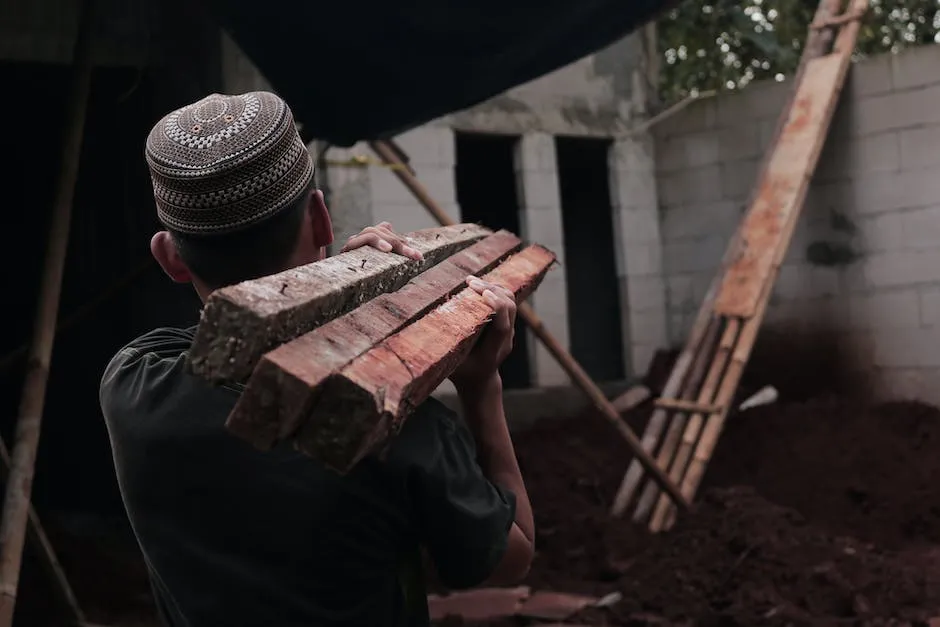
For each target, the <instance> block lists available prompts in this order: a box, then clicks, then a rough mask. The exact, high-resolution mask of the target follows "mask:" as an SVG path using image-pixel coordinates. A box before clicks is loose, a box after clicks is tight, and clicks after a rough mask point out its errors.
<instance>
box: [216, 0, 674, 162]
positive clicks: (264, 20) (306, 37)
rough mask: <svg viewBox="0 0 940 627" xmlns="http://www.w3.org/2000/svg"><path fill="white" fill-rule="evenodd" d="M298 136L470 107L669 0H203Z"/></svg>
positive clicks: (368, 130)
mask: <svg viewBox="0 0 940 627" xmlns="http://www.w3.org/2000/svg"><path fill="white" fill-rule="evenodd" d="M206 1H207V3H208V5H209V7H210V10H211V11H212V12H213V13H214V14H215V16H216V18H217V19H218V20H219V22H220V24H221V25H222V26H223V28H225V29H226V30H227V31H228V32H229V33H230V34H231V36H232V37H233V38H234V39H235V41H237V42H238V44H239V46H241V48H242V50H244V51H245V53H246V54H247V55H248V56H249V57H251V59H252V60H253V61H254V63H255V64H256V65H257V66H258V68H259V69H260V70H261V71H262V73H264V75H265V76H266V77H267V78H268V80H269V81H270V82H271V83H272V85H273V86H274V89H276V90H277V91H278V93H280V94H281V96H283V97H284V98H285V99H286V100H287V101H288V102H289V103H290V105H291V107H292V108H293V110H294V112H295V114H296V117H297V119H298V121H299V122H301V123H302V124H303V125H304V134H305V135H306V136H308V137H316V138H319V139H324V140H327V141H329V142H331V143H333V144H337V145H344V146H348V145H351V144H353V143H355V142H356V141H359V140H365V139H377V138H382V137H387V136H390V135H393V134H396V133H399V132H402V131H404V130H407V129H408V128H412V127H414V126H418V125H421V124H423V123H425V122H428V121H430V120H433V119H434V118H437V117H439V116H441V115H445V114H447V113H452V112H454V111H458V110H460V109H464V108H466V107H470V106H472V105H475V104H478V103H480V102H482V101H484V100H486V99H488V98H490V97H492V96H495V95H497V94H499V93H501V92H503V91H505V90H507V89H509V88H511V87H514V86H516V85H520V84H522V83H525V82H527V81H529V80H531V79H534V78H536V77H538V76H541V75H543V74H547V73H548V72H551V71H552V70H555V69H557V68H559V67H562V66H564V65H567V64H568V63H570V62H572V61H575V60H577V59H579V58H581V57H584V56H586V55H588V54H591V53H592V52H595V51H596V50H599V49H600V48H603V47H604V46H606V45H608V44H611V43H613V42H614V41H616V40H618V39H620V38H621V37H623V36H625V35H627V34H628V33H629V32H631V31H633V30H634V29H636V28H637V27H639V26H641V25H642V24H644V23H645V22H647V21H648V20H649V19H651V18H652V17H654V16H655V15H656V14H658V13H659V12H660V11H661V10H663V9H665V8H666V7H667V6H669V5H672V4H674V2H672V1H670V0H635V1H634V2H624V1H622V0H541V1H536V0H530V1H523V0H477V1H475V2H471V1H469V0H411V1H408V0H405V1H404V2H381V1H378V0H333V1H331V2H316V1H313V2H304V1H303V0H271V1H269V2H264V1H258V0H254V1H252V2H247V1H246V0H206Z"/></svg>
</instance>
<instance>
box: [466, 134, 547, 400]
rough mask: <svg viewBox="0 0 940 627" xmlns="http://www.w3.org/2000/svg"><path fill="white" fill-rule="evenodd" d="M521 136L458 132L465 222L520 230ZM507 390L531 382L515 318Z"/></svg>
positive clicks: (505, 371)
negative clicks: (518, 168) (517, 158)
mask: <svg viewBox="0 0 940 627" xmlns="http://www.w3.org/2000/svg"><path fill="white" fill-rule="evenodd" d="M518 142H519V138H518V137H515V136H512V135H488V134H481V133H457V134H456V150H457V155H456V157H457V167H456V185H457V203H458V204H459V205H460V213H461V216H462V218H461V219H462V220H463V221H464V222H475V223H479V224H482V225H483V226H485V227H487V228H490V229H493V230H494V231H495V230H498V229H506V230H507V231H509V232H511V233H516V234H518V233H519V229H520V227H521V225H520V222H519V194H518V188H517V185H516V168H515V152H516V146H517V144H518ZM500 375H501V376H502V379H503V385H504V386H505V387H506V388H507V389H520V388H528V387H530V385H531V380H532V379H531V371H530V367H529V347H528V334H527V333H526V328H525V325H524V323H523V322H522V321H521V320H519V319H517V320H516V336H515V346H514V347H513V351H512V353H510V354H509V357H507V358H506V361H505V362H503V365H502V367H501V368H500Z"/></svg>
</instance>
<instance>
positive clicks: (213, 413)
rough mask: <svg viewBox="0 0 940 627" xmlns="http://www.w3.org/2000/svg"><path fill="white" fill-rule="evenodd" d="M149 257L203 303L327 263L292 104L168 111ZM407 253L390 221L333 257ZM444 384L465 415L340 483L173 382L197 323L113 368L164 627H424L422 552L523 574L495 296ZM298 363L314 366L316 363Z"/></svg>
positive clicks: (229, 394)
mask: <svg viewBox="0 0 940 627" xmlns="http://www.w3.org/2000/svg"><path fill="white" fill-rule="evenodd" d="M146 158H147V162H148V164H149V167H150V171H151V175H152V181H153V189H154V198H155V200H156V205H157V215H158V217H159V218H160V221H161V223H162V224H163V225H164V226H165V227H166V230H165V231H161V232H159V233H157V234H156V235H154V237H153V239H152V241H151V245H150V246H151V251H152V252H153V256H154V257H155V259H156V260H157V262H158V263H159V264H160V265H161V266H162V268H163V269H164V270H165V272H166V274H167V275H169V277H170V278H171V279H173V280H174V281H178V282H184V283H191V284H192V285H193V287H194V288H195V290H196V292H197V293H198V294H199V296H200V297H201V298H202V299H203V301H205V299H206V297H207V296H208V294H209V293H210V292H211V291H212V290H213V289H217V288H219V287H222V286H225V285H229V284H232V283H236V282H239V281H243V280H247V279H251V278H255V277H259V276H263V275H267V274H271V273H275V272H278V271H281V270H284V269H287V268H291V267H295V266H298V265H301V264H307V263H312V262H315V261H318V260H320V259H323V257H324V256H325V247H326V246H328V245H329V244H331V243H332V241H333V233H332V226H331V224H330V218H329V214H328V212H327V209H326V206H325V205H324V202H323V196H322V195H321V194H320V192H319V191H317V190H316V189H315V188H314V186H313V183H312V180H313V164H312V161H311V159H310V156H309V153H308V152H307V150H306V147H305V146H304V145H303V143H302V141H301V140H300V137H299V135H298V133H297V130H296V128H295V125H294V121H293V117H292V114H291V111H290V109H289V108H288V107H287V105H286V104H285V103H284V102H283V101H282V100H281V99H280V98H278V97H277V96H275V95H273V94H270V93H267V92H254V93H248V94H242V95H238V96H220V95H212V96H209V97H207V98H205V99H203V100H201V101H199V102H197V103H194V104H192V105H189V106H186V107H183V108H182V109H179V110H177V111H174V112H173V113H170V114H169V115H167V116H166V117H165V118H163V119H162V120H161V121H160V122H159V123H158V124H157V125H156V126H155V127H154V128H153V130H152V131H151V133H150V135H149V137H148V139H147V146H146ZM361 246H373V247H376V248H378V249H379V250H383V251H386V252H389V254H402V255H407V256H411V257H419V256H420V255H419V253H418V252H417V251H415V250H413V249H411V248H409V247H408V246H407V243H406V242H405V241H404V240H403V239H402V238H401V237H399V236H397V235H396V234H395V233H394V231H392V229H391V226H390V225H388V224H382V225H379V226H377V227H370V228H367V229H365V230H364V231H363V232H362V233H360V234H359V235H358V236H355V237H353V238H352V239H351V240H350V241H349V242H348V243H347V245H346V248H345V249H346V250H349V249H353V248H357V247H361ZM468 284H469V285H470V287H471V288H472V289H475V290H477V291H478V292H479V293H481V294H482V295H483V297H484V298H485V299H486V300H487V302H488V303H489V304H490V305H491V306H492V307H493V309H494V310H495V317H494V319H493V322H492V323H491V324H490V326H489V327H488V329H487V332H486V333H485V334H484V336H483V338H482V339H481V340H480V341H479V342H478V344H477V346H475V347H474V350H473V351H472V353H471V355H470V356H469V357H468V358H467V360H466V361H465V362H464V363H463V364H462V365H461V366H460V368H459V369H458V371H457V372H456V373H455V374H454V375H453V376H452V381H453V383H454V385H455V387H456V389H457V391H458V394H459V397H460V401H461V404H462V408H463V411H462V414H463V418H462V419H461V418H459V417H457V416H456V415H455V414H453V413H451V412H449V411H448V410H447V409H445V408H444V406H443V405H441V404H440V403H438V402H436V401H434V400H430V401H428V402H426V403H425V404H424V405H423V406H422V407H421V408H419V409H418V410H417V412H416V413H415V414H414V415H413V416H412V417H411V418H410V419H409V420H408V421H407V422H406V424H405V426H404V428H403V430H402V432H401V434H400V435H399V436H398V437H397V438H396V439H395V440H394V442H393V443H392V445H391V447H390V449H389V451H388V453H387V456H383V459H381V460H379V459H366V460H365V461H363V462H362V463H361V464H359V465H358V466H357V467H356V468H355V469H353V471H352V472H351V473H349V474H348V475H347V476H344V477H341V476H339V475H336V474H334V473H333V472H330V471H328V470H326V469H325V468H323V467H322V466H321V465H319V464H318V463H317V462H315V461H314V460H312V459H310V458H307V457H303V456H301V455H300V454H298V453H296V452H294V451H293V449H292V448H291V447H290V445H284V446H282V447H280V448H277V449H275V450H274V451H270V452H266V453H263V452H259V451H256V450H254V449H253V448H252V447H250V446H249V445H248V444H246V443H244V442H242V441H240V440H239V439H237V438H235V437H233V436H231V435H229V434H228V433H226V431H225V429H224V426H223V425H224V422H225V419H226V417H227V415H228V414H229V412H230V410H231V409H232V407H233V406H234V404H235V402H236V400H237V397H238V393H239V391H240V388H239V387H238V386H236V387H210V386H208V385H206V384H204V383H203V382H202V381H200V380H197V379H196V378H194V377H191V376H189V375H188V374H186V373H185V372H184V368H183V363H184V359H185V354H186V351H187V350H188V348H189V347H190V345H191V342H192V339H193V334H194V330H195V329H194V328H190V329H167V328H163V329H157V330H155V331H153V332H151V333H148V334H146V335H144V336H142V337H140V338H138V339H136V340H134V341H133V342H131V343H130V344H128V345H127V346H125V347H124V348H122V349H121V350H120V351H119V352H118V353H117V355H116V356H115V357H114V359H113V360H112V361H111V363H110V364H109V365H108V367H107V369H106V371H105V373H104V376H103V378H102V382H101V389H100V400H101V407H102V412H103V414H104V417H105V421H106V423H107V427H108V432H109V434H110V438H111V446H112V450H113V455H114V465H115V470H116V473H117V478H118V483H119V485H120V489H121V494H122V496H123V499H124V504H125V507H126V509H127V514H128V517H129V519H130V522H131V525H132V526H133V529H134V532H135V534H136V536H137V539H138V542H139V545H140V548H141V551H142V553H143V555H144V559H145V561H146V563H147V566H148V569H149V572H150V576H151V581H152V584H153V588H154V594H155V596H156V599H157V604H158V607H159V610H160V613H161V616H162V618H163V620H164V621H165V623H166V624H168V625H171V626H173V627H176V626H186V627H204V626H205V627H222V626H224V627H237V626H240V625H246V626H248V625H252V626H254V625H258V626H260V625H265V626H268V625H271V626H295V625H296V626H301V625H303V626H305V627H306V626H309V627H313V626H316V627H321V626H323V627H325V626H333V625H337V626H340V625H342V626H345V625H363V626H366V627H381V626H384V625H389V626H393V625H394V626H399V625H409V626H410V625H426V624H427V623H428V622H429V621H428V614H427V603H426V594H425V589H424V585H423V581H422V579H421V576H422V559H421V558H422V554H423V553H422V551H424V552H426V555H427V557H428V558H430V559H429V561H430V562H431V564H432V566H433V568H434V569H435V571H436V574H437V577H438V579H439V580H440V581H441V582H442V583H443V584H444V585H446V586H448V587H451V588H464V587H471V586H475V585H479V584H481V583H484V582H486V583H490V584H495V585H498V584H506V583H510V582H514V581H516V580H518V579H521V578H522V577H523V576H524V575H525V573H526V572H527V570H528V567H529V564H530V563H531V560H532V555H533V535H534V532H533V526H534V525H533V522H532V511H531V507H530V505H529V501H528V496H527V495H526V491H525V486H524V485H523V482H522V478H521V476H520V473H519V467H518V465H517V463H516V460H515V454H514V451H513V447H512V442H511V441H510V438H509V433H508V430H507V428H506V422H505V416H504V414H503V405H502V393H501V383H500V378H499V374H498V372H497V368H498V367H499V365H500V363H501V362H502V360H503V359H504V358H505V357H506V354H507V353H508V352H509V351H510V350H511V347H512V329H513V319H514V316H515V303H514V302H513V299H512V295H511V293H510V292H508V291H507V290H505V289H503V288H501V287H499V286H496V285H489V284H486V283H484V282H482V281H480V280H471V279H469V278H468ZM316 358H317V356H316V355H310V359H316Z"/></svg>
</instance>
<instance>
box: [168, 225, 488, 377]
mask: <svg viewBox="0 0 940 627" xmlns="http://www.w3.org/2000/svg"><path fill="white" fill-rule="evenodd" d="M490 233H491V231H489V230H488V229H486V228H484V227H482V226H478V225H475V224H460V225H456V226H449V227H443V228H433V229H424V230H421V231H415V232H413V233H410V234H409V235H408V237H409V239H410V242H409V244H410V245H411V247H412V248H415V249H417V250H419V251H421V253H422V254H423V255H424V260H423V261H420V262H418V261H414V260H411V259H407V258H405V257H402V256H400V255H396V254H393V253H383V252H380V251H378V250H375V249H373V248H361V249H358V250H354V251H350V252H347V253H341V254H339V255H336V256H334V257H329V258H327V259H324V260H323V261H318V262H316V263H312V264H308V265H306V266H301V267H299V268H294V269H291V270H287V271H285V272H280V273H278V274H274V275H271V276H267V277H262V278H260V279H254V280H251V281H245V282H244V283H239V284H238V285H232V286H229V287H224V288H222V289H219V290H216V291H215V292H213V293H212V295H211V296H210V297H209V300H208V302H207V303H206V306H205V308H204V309H203V311H202V317H201V319H200V321H199V327H198V328H197V330H196V337H195V338H194V340H193V346H192V348H191V349H190V351H189V355H188V358H187V365H188V367H189V369H190V371H191V372H192V373H193V374H195V375H197V376H199V377H201V378H203V379H205V380H207V381H209V382H210V383H214V384H221V383H236V382H237V383H240V382H244V381H245V380H246V379H247V378H248V376H249V375H250V374H251V372H252V370H253V369H254V367H255V365H256V364H257V363H258V360H259V359H261V356H262V355H263V354H264V353H265V352H267V351H269V350H271V349H272V348H275V347H276V346H277V345H279V344H281V343H283V342H287V341H289V340H292V339H294V338H295V337H297V336H299V335H302V334H304V333H307V332H308V331H311V330H312V329H314V328H316V327H318V326H319V325H321V324H323V323H325V322H328V321H330V320H332V319H333V318H336V317H338V316H341V315H343V314H345V313H347V312H348V311H351V310H352V309H355V308H356V307H358V306H359V305H361V304H362V303H364V302H366V301H369V300H371V299H373V298H375V297H376V296H378V295H379V294H382V293H384V292H388V291H391V290H396V289H398V288H399V287H401V286H402V285H404V284H405V283H406V282H407V281H408V280H409V279H411V278H412V277H414V276H416V275H417V274H419V273H421V272H422V271H424V270H426V269H428V268H430V267H431V266H434V265H436V264H438V263H440V262H441V261H442V260H443V259H446V258H447V257H449V256H450V255H452V254H454V253H455V252H458V251H459V250H462V249H464V248H466V247H467V246H470V245H471V244H473V243H474V242H476V241H478V240H480V239H483V238H484V237H486V236H487V235H489V234H490Z"/></svg>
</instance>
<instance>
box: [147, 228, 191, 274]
mask: <svg viewBox="0 0 940 627" xmlns="http://www.w3.org/2000/svg"><path fill="white" fill-rule="evenodd" d="M150 253H151V254H152V255H153V258H154V259H156V260H157V263H158V264H160V267H161V268H163V271H164V272H166V274H167V276H169V277H170V278H171V279H173V280H174V281H176V282H177V283H191V282H192V280H193V275H192V273H190V271H189V268H187V267H186V264H185V263H183V259H182V258H181V257H180V254H179V251H178V250H177V248H176V242H174V241H173V236H172V235H170V234H169V232H167V231H159V232H158V233H155V234H154V236H153V237H152V238H151V239H150Z"/></svg>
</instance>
